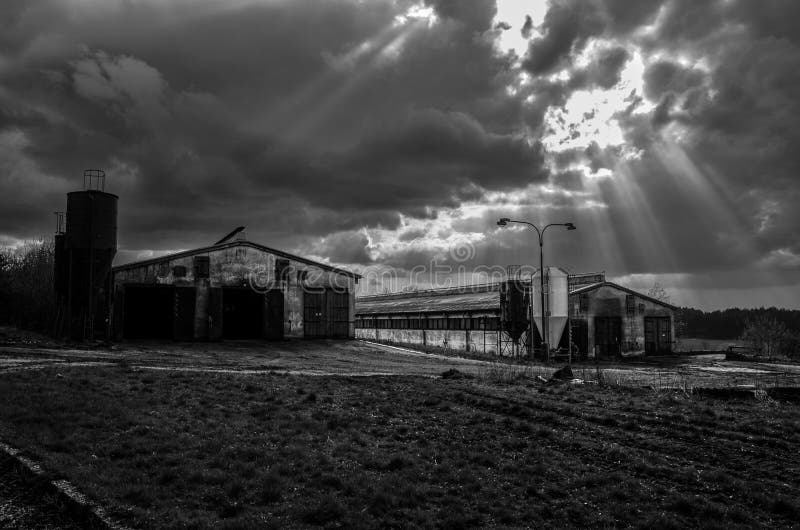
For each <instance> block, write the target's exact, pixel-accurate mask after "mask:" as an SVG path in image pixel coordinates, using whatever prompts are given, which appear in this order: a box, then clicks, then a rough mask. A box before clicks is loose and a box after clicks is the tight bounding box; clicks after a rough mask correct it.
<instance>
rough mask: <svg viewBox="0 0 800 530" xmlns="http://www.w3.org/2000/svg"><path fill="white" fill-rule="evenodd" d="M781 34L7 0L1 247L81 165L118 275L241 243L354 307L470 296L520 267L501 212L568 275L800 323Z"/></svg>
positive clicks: (0, 79)
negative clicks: (325, 277)
mask: <svg viewBox="0 0 800 530" xmlns="http://www.w3.org/2000/svg"><path fill="white" fill-rule="evenodd" d="M797 20H800V2H798V1H797V0H769V1H764V0H706V1H697V0H638V1H636V2H632V1H629V0H550V1H537V0H529V1H526V2H522V1H515V0H497V2H496V3H495V2H493V1H491V0H485V1H477V0H424V1H416V0H413V1H412V0H226V1H221V0H213V1H212V0H170V1H168V0H3V1H2V2H0V245H4V246H14V245H19V244H20V243H21V242H22V241H25V240H30V239H36V238H40V237H42V236H47V235H50V234H52V233H53V231H54V230H55V218H54V216H53V214H52V212H53V211H56V210H63V209H64V208H65V204H66V198H65V194H66V193H67V192H68V191H73V190H76V189H81V187H82V185H83V179H82V172H83V170H84V169H86V168H100V169H103V170H105V172H106V175H107V178H106V191H109V192H111V193H115V194H117V195H119V197H120V203H119V221H118V225H119V251H118V254H117V261H116V262H117V263H123V262H127V261H132V260H135V259H141V258H147V257H152V256H156V255H160V254H163V253H167V252H171V251H176V250H182V249H188V248H195V247H199V246H205V245H208V244H211V243H213V242H215V241H216V240H217V239H219V238H221V237H222V236H223V235H225V234H226V233H228V232H229V231H230V230H232V229H233V228H234V227H236V226H240V225H244V226H246V227H247V237H248V239H250V240H253V241H256V242H259V243H262V244H265V245H268V246H271V247H274V248H279V249H283V250H286V251H290V252H295V253H298V254H301V255H305V256H308V257H312V258H315V259H320V260H323V261H326V262H330V263H333V264H337V265H341V266H345V267H348V268H351V269H353V270H356V271H360V272H363V273H364V274H365V279H364V280H362V282H361V286H360V288H361V289H362V292H380V291H385V290H394V289H398V288H405V287H406V286H408V285H409V284H410V283H411V284H417V285H422V286H424V285H426V284H431V283H436V284H440V283H441V278H442V277H443V275H444V276H447V277H448V278H450V279H452V278H455V281H456V282H476V281H481V279H482V276H481V274H482V272H481V271H486V270H495V269H503V268H504V267H506V266H507V265H527V264H529V265H536V264H538V260H539V254H538V251H539V249H538V240H537V237H536V233H535V232H534V231H533V230H532V229H530V228H527V227H525V226H523V225H512V226H511V227H506V228H503V227H499V226H497V224H496V222H497V219H498V218H500V217H509V218H512V219H517V220H525V221H529V222H532V223H534V224H537V225H539V226H543V225H546V224H548V223H563V222H573V223H575V225H576V226H577V227H578V229H577V230H575V231H566V230H564V229H563V227H558V226H553V227H550V228H549V229H548V230H547V231H546V232H545V237H544V241H545V245H544V251H545V262H546V264H550V265H554V266H559V267H562V268H565V269H566V270H568V271H571V272H590V271H605V273H606V275H607V278H608V279H611V280H614V281H618V282H619V283H622V284H623V285H626V286H629V287H631V288H635V289H640V290H643V291H646V290H648V289H649V288H650V287H651V286H652V285H653V284H654V283H656V282H658V283H659V284H661V285H662V286H663V287H664V288H665V289H666V291H667V293H668V294H669V295H670V297H671V301H672V302H673V303H675V304H677V305H682V306H692V307H697V308H700V309H706V310H710V309H717V308H725V307H733V306H739V307H758V306H778V307H788V308H800V231H798V228H800V208H797V205H798V204H800V183H798V176H800V173H799V172H798V167H799V166H800V155H798V153H800V129H798V127H797V124H796V122H797V119H798V117H800V109H799V108H798V104H799V103H800V30H798V29H797V27H796V26H797V24H796V21H797ZM431 271H436V272H435V274H432V273H431ZM440 271H445V272H444V273H441V272H440ZM476 271H477V272H476Z"/></svg>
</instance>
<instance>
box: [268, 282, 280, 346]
mask: <svg viewBox="0 0 800 530" xmlns="http://www.w3.org/2000/svg"><path fill="white" fill-rule="evenodd" d="M264 303H265V304H266V310H265V314H266V316H267V318H266V320H265V322H264V337H265V338H267V339H273V340H275V339H282V338H283V291H281V290H280V289H270V290H269V291H267V294H266V296H265V297H264Z"/></svg>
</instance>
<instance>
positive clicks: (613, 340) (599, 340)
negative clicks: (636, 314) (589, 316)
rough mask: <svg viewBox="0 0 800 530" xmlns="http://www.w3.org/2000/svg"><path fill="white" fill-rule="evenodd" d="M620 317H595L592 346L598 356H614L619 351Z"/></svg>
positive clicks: (620, 337) (620, 340) (620, 339)
mask: <svg viewBox="0 0 800 530" xmlns="http://www.w3.org/2000/svg"><path fill="white" fill-rule="evenodd" d="M621 345H622V318H620V317H595V319H594V347H595V353H596V354H597V356H598V357H604V358H609V357H615V356H618V355H619V354H620V353H621Z"/></svg>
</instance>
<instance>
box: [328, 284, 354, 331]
mask: <svg viewBox="0 0 800 530" xmlns="http://www.w3.org/2000/svg"><path fill="white" fill-rule="evenodd" d="M328 308H329V312H328V315H329V316H330V318H329V321H330V322H329V336H330V337H332V338H336V339H346V338H347V337H348V335H349V332H350V296H349V293H347V292H344V293H340V292H335V291H328Z"/></svg>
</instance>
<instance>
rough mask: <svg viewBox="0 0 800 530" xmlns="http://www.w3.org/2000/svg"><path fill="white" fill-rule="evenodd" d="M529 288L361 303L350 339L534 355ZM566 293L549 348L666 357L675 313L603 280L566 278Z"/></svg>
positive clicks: (458, 290) (536, 342)
mask: <svg viewBox="0 0 800 530" xmlns="http://www.w3.org/2000/svg"><path fill="white" fill-rule="evenodd" d="M520 283H521V284H522V285H521V288H519V287H520V286H519V284H520ZM530 286H531V283H530V281H527V282H519V281H513V282H496V283H490V284H485V285H478V286H463V287H455V288H447V289H433V290H426V291H415V292H407V293H394V294H384V295H373V296H364V297H359V298H357V299H356V337H357V338H362V339H368V340H378V341H383V342H390V343H397V344H409V345H424V346H435V347H442V348H447V349H454V350H462V351H470V352H481V353H489V354H499V355H516V354H518V353H520V352H521V350H522V351H525V350H527V351H531V350H533V351H534V352H535V351H537V350H538V348H539V347H540V345H541V342H542V340H541V334H540V332H539V325H540V322H541V319H540V317H539V316H537V313H536V310H535V309H534V307H532V306H531V303H530V302H531V300H533V301H534V304H535V301H536V299H537V297H538V296H539V295H538V294H537V293H538V292H539V291H538V284H537V283H536V280H534V281H533V290H531V288H530ZM568 291H569V296H568V299H567V300H565V301H567V302H568V303H567V304H565V305H566V311H565V315H564V316H563V317H560V316H556V315H554V314H553V311H552V310H551V311H550V313H551V316H550V318H551V319H553V320H555V321H556V322H557V319H559V318H563V319H564V322H563V324H561V326H562V327H561V328H557V336H556V338H555V340H551V344H553V347H554V348H555V347H556V346H555V345H556V344H557V345H558V346H557V349H558V350H561V351H564V352H566V351H568V350H567V348H568V346H569V345H570V344H572V351H573V353H575V354H578V355H579V356H582V357H585V358H595V357H597V358H608V357H615V356H618V355H622V354H626V355H632V354H647V355H654V354H663V353H668V352H670V351H672V349H673V348H672V347H673V343H674V340H675V339H674V337H675V334H674V311H675V307H674V306H672V305H670V304H667V303H665V302H663V301H660V300H656V299H655V298H652V297H650V296H647V295H644V294H641V293H638V292H636V291H633V290H631V289H628V288H626V287H623V286H621V285H617V284H615V283H612V282H608V281H606V280H605V276H604V275H603V274H602V273H601V274H595V273H593V274H590V275H586V274H582V275H570V276H569V277H568ZM515 292H519V293H520V296H519V301H516V302H515V300H514V293H515ZM531 293H533V297H531V296H530V294H531ZM548 304H549V305H548V307H551V308H552V307H553V305H552V304H551V303H550V302H548ZM531 316H533V318H531ZM531 320H532V321H533V322H534V325H533V326H531V325H530V324H531ZM561 329H563V331H561ZM548 334H549V335H551V336H552V332H550V333H548ZM529 345H530V346H529Z"/></svg>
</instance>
